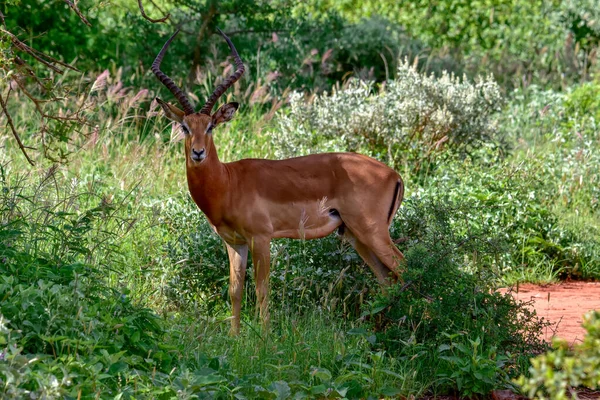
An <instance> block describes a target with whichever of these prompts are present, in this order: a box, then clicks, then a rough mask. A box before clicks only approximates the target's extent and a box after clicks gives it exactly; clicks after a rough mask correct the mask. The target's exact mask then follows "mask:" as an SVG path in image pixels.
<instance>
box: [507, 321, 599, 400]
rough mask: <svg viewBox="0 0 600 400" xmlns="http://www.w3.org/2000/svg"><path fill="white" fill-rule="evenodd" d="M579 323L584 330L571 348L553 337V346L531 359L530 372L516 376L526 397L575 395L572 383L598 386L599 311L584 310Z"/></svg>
mask: <svg viewBox="0 0 600 400" xmlns="http://www.w3.org/2000/svg"><path fill="white" fill-rule="evenodd" d="M583 326H584V328H585V329H586V331H587V334H586V335H585V338H584V339H583V343H581V344H578V345H576V346H575V348H574V349H573V351H570V350H569V349H568V346H567V344H566V343H564V342H561V341H556V342H555V343H554V346H555V349H554V350H552V351H550V352H548V353H546V354H542V355H540V356H538V357H536V358H534V359H532V360H531V365H532V366H531V368H530V369H529V372H530V374H531V376H530V377H528V378H527V377H525V376H521V377H520V378H519V380H518V384H519V385H520V386H521V388H522V389H523V390H524V391H525V393H526V394H527V395H528V396H529V397H530V398H536V399H556V400H562V399H571V398H575V399H577V395H576V393H575V391H574V390H573V388H574V387H579V386H584V387H587V388H590V389H597V388H598V387H600V312H598V311H591V312H590V313H588V314H587V315H586V316H585V317H584V323H583Z"/></svg>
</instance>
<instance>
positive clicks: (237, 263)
mask: <svg viewBox="0 0 600 400" xmlns="http://www.w3.org/2000/svg"><path fill="white" fill-rule="evenodd" d="M225 247H227V255H228V256H229V297H230V299H231V307H232V319H231V330H230V333H231V334H232V335H237V334H238V333H240V318H241V309H242V297H243V294H244V280H245V278H246V265H247V263H248V245H247V244H243V245H233V244H229V243H227V242H225Z"/></svg>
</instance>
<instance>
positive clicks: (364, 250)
mask: <svg viewBox="0 0 600 400" xmlns="http://www.w3.org/2000/svg"><path fill="white" fill-rule="evenodd" d="M343 236H344V239H346V240H348V242H350V244H351V245H352V247H354V250H356V252H357V253H358V255H359V256H360V257H361V258H362V259H363V260H364V262H366V263H367V265H368V266H369V268H371V271H373V273H374V274H375V277H376V278H377V281H378V282H379V283H380V284H381V285H382V286H388V285H390V283H392V282H395V281H396V280H397V274H396V273H395V272H394V270H393V269H391V268H390V267H388V266H387V265H386V264H385V263H384V262H383V261H382V260H381V259H380V258H379V256H378V255H377V254H376V253H375V252H374V251H373V250H372V249H371V248H370V247H369V246H367V245H366V244H365V243H363V242H362V241H360V240H359V239H358V238H357V237H356V235H355V234H354V233H353V232H352V231H351V230H349V229H348V228H345V229H344V234H343Z"/></svg>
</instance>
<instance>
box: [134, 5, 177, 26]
mask: <svg viewBox="0 0 600 400" xmlns="http://www.w3.org/2000/svg"><path fill="white" fill-rule="evenodd" d="M138 6H139V7H140V12H141V13H142V17H144V18H145V19H147V20H148V21H150V22H152V23H153V24H154V23H157V22H165V21H166V20H167V19H169V17H170V16H171V14H169V13H167V15H165V16H164V17H162V18H158V19H154V18H150V17H149V16H148V15H146V12H145V11H144V6H143V5H142V0H138Z"/></svg>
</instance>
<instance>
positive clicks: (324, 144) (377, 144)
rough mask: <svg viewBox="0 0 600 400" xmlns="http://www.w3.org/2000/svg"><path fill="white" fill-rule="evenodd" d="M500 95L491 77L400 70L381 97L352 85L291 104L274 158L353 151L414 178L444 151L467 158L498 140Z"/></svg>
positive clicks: (281, 121) (370, 89)
mask: <svg viewBox="0 0 600 400" xmlns="http://www.w3.org/2000/svg"><path fill="white" fill-rule="evenodd" d="M501 106H502V96H501V94H500V90H499V88H498V85H497V84H496V83H495V81H494V80H493V79H492V78H491V77H488V78H486V79H478V80H477V81H476V82H475V83H471V82H469V81H467V79H466V78H463V79H459V78H457V77H455V76H453V75H450V74H446V73H444V74H442V76H441V77H435V76H433V75H429V76H427V75H424V74H420V73H419V72H417V70H416V69H415V68H414V67H413V66H411V65H409V64H408V63H407V62H404V63H402V64H401V65H400V66H399V68H398V71H397V79H396V80H393V81H389V82H387V84H386V85H384V86H382V87H381V90H380V91H379V92H378V93H376V92H375V91H374V87H373V85H372V84H369V83H365V82H362V81H358V80H351V81H349V83H348V84H347V85H346V86H345V87H344V88H341V89H334V90H333V92H332V93H331V94H327V93H326V94H323V95H321V96H316V97H315V98H314V99H313V100H312V101H305V99H304V97H303V95H302V94H300V93H295V94H293V95H292V96H291V97H290V107H289V111H288V112H287V113H280V114H279V115H278V118H277V125H278V128H279V129H277V132H275V133H273V136H274V137H275V138H276V139H275V143H276V146H277V149H276V150H277V153H278V154H277V155H278V156H280V157H287V156H292V155H301V154H307V153H309V152H320V151H356V152H360V153H363V154H367V155H370V156H374V157H377V158H379V159H381V160H382V161H384V162H386V163H388V164H389V165H393V166H399V165H402V164H405V163H408V165H410V169H411V170H413V171H418V170H420V169H421V168H422V167H423V166H425V165H427V166H429V167H431V166H433V165H435V160H436V158H437V156H438V155H440V154H442V153H444V152H446V151H449V150H451V151H455V152H460V153H466V154H468V153H469V152H470V151H471V150H473V149H475V148H478V147H480V146H481V145H482V144H483V143H486V142H488V141H499V139H501V138H500V137H499V136H500V135H499V134H498V130H497V127H496V126H495V124H494V123H493V122H492V119H491V118H490V117H491V116H492V115H493V114H494V113H496V112H497V111H499V110H500V108H501Z"/></svg>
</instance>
